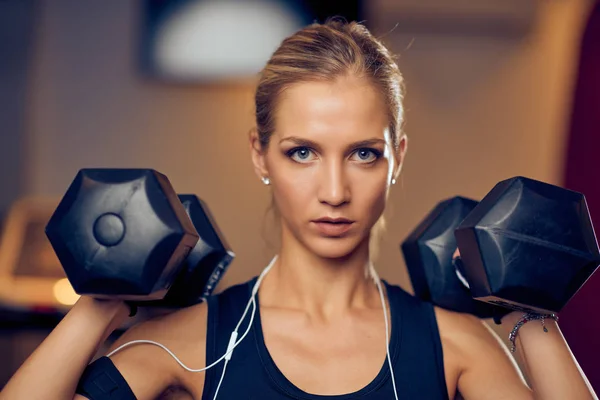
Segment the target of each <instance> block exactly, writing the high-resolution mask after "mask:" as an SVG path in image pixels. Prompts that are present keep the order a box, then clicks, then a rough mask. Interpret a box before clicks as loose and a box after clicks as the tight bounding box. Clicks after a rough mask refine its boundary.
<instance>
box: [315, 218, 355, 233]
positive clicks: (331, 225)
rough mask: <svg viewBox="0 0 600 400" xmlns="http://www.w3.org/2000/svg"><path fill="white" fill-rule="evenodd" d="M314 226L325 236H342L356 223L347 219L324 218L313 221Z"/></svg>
mask: <svg viewBox="0 0 600 400" xmlns="http://www.w3.org/2000/svg"><path fill="white" fill-rule="evenodd" d="M312 224H313V225H314V226H315V228H316V229H317V231H318V232H319V233H320V234H322V235H324V236H342V235H344V234H345V233H347V232H348V231H349V230H350V229H351V228H352V225H353V224H354V221H352V220H349V219H347V218H330V217H324V218H319V219H317V220H314V221H312Z"/></svg>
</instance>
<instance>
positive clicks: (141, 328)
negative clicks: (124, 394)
mask: <svg viewBox="0 0 600 400" xmlns="http://www.w3.org/2000/svg"><path fill="white" fill-rule="evenodd" d="M207 315H208V307H207V305H206V303H200V304H197V305H194V306H191V307H186V308H183V309H179V310H177V311H175V312H173V313H170V314H167V315H163V316H160V317H156V318H153V319H150V320H148V321H144V322H142V323H140V324H138V325H135V326H133V327H131V328H130V329H128V330H127V331H126V332H125V333H124V334H123V335H122V336H121V337H120V338H119V339H118V340H117V341H116V342H115V343H114V344H113V345H112V346H111V349H110V350H109V352H110V351H113V350H114V349H116V348H118V347H119V346H121V345H123V344H124V343H127V342H130V341H134V340H151V341H154V342H158V343H160V344H162V345H164V346H165V347H167V348H168V349H169V350H171V352H173V354H175V356H176V357H177V358H178V359H179V360H180V361H181V362H182V363H183V364H184V365H186V366H187V367H189V368H192V369H200V368H203V367H204V366H205V360H206V358H205V354H206V323H207ZM111 359H112V361H113V362H114V364H115V366H116V367H117V368H118V369H119V372H120V373H121V374H122V375H123V377H124V378H125V380H126V381H127V383H128V384H129V386H130V387H131V389H132V391H133V392H134V394H135V395H136V397H137V398H138V399H155V398H167V397H168V398H174V397H175V398H177V399H180V398H181V399H186V398H192V397H193V398H200V397H201V394H202V388H203V386H204V372H196V373H194V372H189V371H186V370H185V369H184V368H183V367H182V366H181V365H179V363H177V361H176V360H175V359H173V357H171V355H169V353H167V351H165V350H164V349H162V348H160V347H159V346H156V345H153V344H147V343H141V344H134V345H131V346H128V347H126V348H124V349H122V350H121V351H119V352H117V353H115V354H114V355H112V356H111ZM161 395H162V396H161ZM186 395H187V396H186ZM165 396H166V397H165ZM182 396H183V397H182ZM190 396H191V397H190Z"/></svg>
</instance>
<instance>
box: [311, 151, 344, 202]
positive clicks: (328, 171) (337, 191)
mask: <svg viewBox="0 0 600 400" xmlns="http://www.w3.org/2000/svg"><path fill="white" fill-rule="evenodd" d="M319 180H320V184H319V192H318V198H319V201H320V202H321V203H325V204H328V205H330V206H333V207H337V206H341V205H342V204H344V203H347V202H349V201H350V188H349V187H348V180H347V177H346V173H345V171H344V167H343V165H342V164H340V163H337V162H333V160H331V162H329V163H327V164H324V165H322V171H321V174H320V176H319Z"/></svg>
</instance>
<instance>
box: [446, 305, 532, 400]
mask: <svg viewBox="0 0 600 400" xmlns="http://www.w3.org/2000/svg"><path fill="white" fill-rule="evenodd" d="M440 314H441V315H440ZM438 319H442V320H446V321H445V322H446V323H445V324H444V325H445V326H447V327H448V326H450V329H449V330H450V331H451V332H450V333H449V334H448V332H446V333H447V334H448V336H450V338H449V340H450V341H452V344H453V346H454V347H455V348H456V349H457V353H458V354H459V356H458V358H459V360H457V365H458V366H459V369H460V372H459V374H458V382H457V390H458V391H459V392H460V394H461V395H462V397H463V398H464V399H465V400H470V399H482V400H486V399H490V400H492V399H493V400H499V399H510V400H515V399H517V400H518V399H532V398H533V394H532V392H531V390H530V389H529V387H528V386H527V385H526V383H525V381H524V379H523V376H522V375H521V373H520V371H519V369H518V367H517V365H516V363H515V362H514V360H513V358H512V357H511V356H510V354H509V353H508V350H507V348H506V347H505V346H504V345H503V344H502V343H501V342H500V341H499V338H498V337H497V336H496V334H495V333H494V332H492V331H491V329H490V328H489V327H488V326H487V325H486V324H485V323H484V322H483V321H481V320H479V319H478V318H476V317H474V316H471V315H467V314H458V313H451V312H447V311H446V312H444V311H441V312H438Z"/></svg>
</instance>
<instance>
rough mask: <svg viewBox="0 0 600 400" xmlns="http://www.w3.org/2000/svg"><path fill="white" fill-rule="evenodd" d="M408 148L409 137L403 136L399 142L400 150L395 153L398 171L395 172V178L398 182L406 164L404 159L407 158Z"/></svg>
mask: <svg viewBox="0 0 600 400" xmlns="http://www.w3.org/2000/svg"><path fill="white" fill-rule="evenodd" d="M407 148H408V137H407V136H406V135H402V136H401V137H400V141H399V142H398V148H397V149H396V151H395V156H396V170H395V171H394V175H393V178H394V179H396V180H398V176H400V172H401V171H402V164H403V163H404V157H406V150H407Z"/></svg>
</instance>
